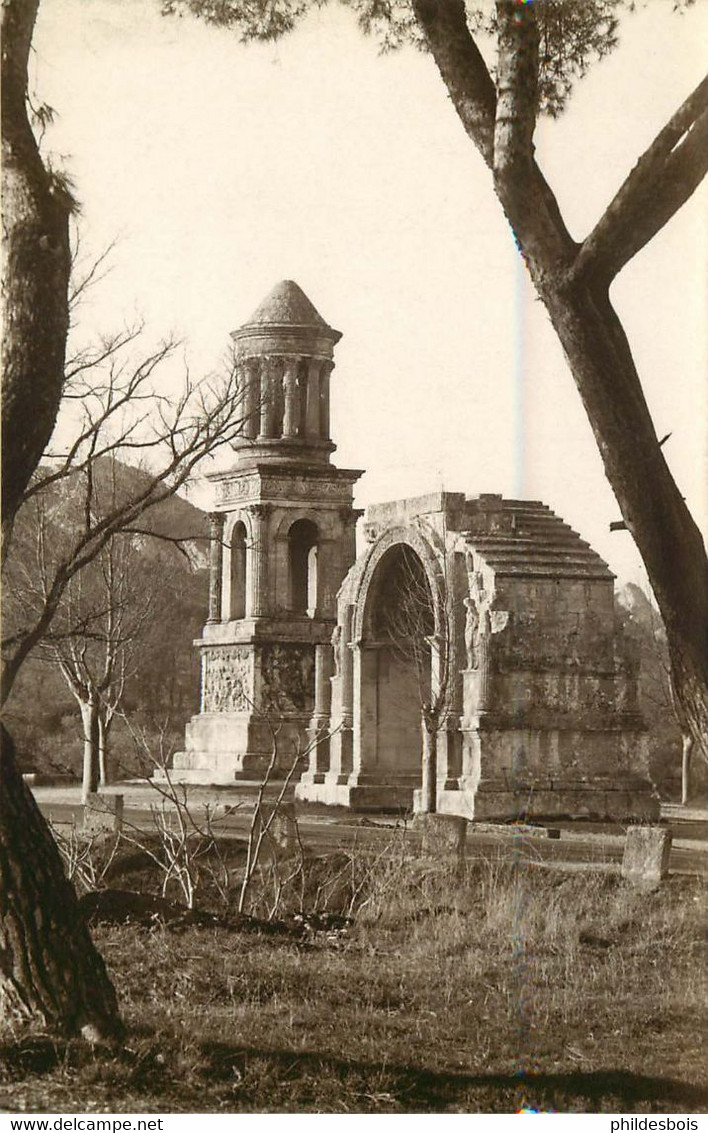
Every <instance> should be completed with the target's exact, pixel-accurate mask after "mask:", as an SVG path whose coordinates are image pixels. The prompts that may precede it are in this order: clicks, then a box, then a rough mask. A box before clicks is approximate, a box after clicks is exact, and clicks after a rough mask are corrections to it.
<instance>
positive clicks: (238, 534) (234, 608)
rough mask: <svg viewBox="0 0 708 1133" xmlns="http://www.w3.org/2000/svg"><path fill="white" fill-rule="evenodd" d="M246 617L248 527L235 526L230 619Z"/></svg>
mask: <svg viewBox="0 0 708 1133" xmlns="http://www.w3.org/2000/svg"><path fill="white" fill-rule="evenodd" d="M245 615H246V527H245V525H244V524H243V523H241V522H239V523H237V524H235V526H234V529H233V532H232V533H231V589H230V603H229V617H230V618H231V619H233V620H235V619H236V618H243V617H245Z"/></svg>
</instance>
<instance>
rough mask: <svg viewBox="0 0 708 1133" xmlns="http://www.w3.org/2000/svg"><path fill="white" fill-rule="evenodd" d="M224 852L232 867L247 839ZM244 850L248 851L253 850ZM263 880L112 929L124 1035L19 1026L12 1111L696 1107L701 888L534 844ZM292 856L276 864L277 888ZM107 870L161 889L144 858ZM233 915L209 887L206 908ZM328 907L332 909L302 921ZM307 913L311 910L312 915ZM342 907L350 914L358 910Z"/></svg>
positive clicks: (396, 856) (370, 859) (317, 867)
mask: <svg viewBox="0 0 708 1133" xmlns="http://www.w3.org/2000/svg"><path fill="white" fill-rule="evenodd" d="M231 853H232V854H236V857H235V858H234V859H233V860H231V861H230V862H227V863H226V864H227V866H229V868H232V869H233V871H234V873H233V876H234V877H236V875H237V873H238V869H239V868H242V866H243V861H242V857H243V845H242V844H241V845H240V847H239V846H237V848H236V850H233V849H232V850H231ZM239 854H240V855H241V857H240V859H239V857H238V855H239ZM304 865H305V868H304V871H298V872H297V873H296V876H295V877H294V878H292V879H291V881H289V882H288V881H287V876H285V882H286V883H285V884H284V885H283V886H282V888H281V892H280V899H279V901H278V908H277V914H278V917H277V919H276V920H275V921H272V922H271V923H270V924H269V923H267V922H265V921H264V920H263V919H260V918H262V917H263V914H264V913H265V912H266V911H267V910H268V908H269V907H270V908H271V909H272V904H273V893H274V890H273V871H272V869H270V868H269V867H267V866H266V867H264V868H263V870H261V871H260V872H259V873H258V874H257V876H255V877H254V882H253V888H252V892H251V894H250V906H251V911H252V912H253V913H255V914H257V916H254V917H253V918H252V919H248V918H240V919H239V918H238V917H236V916H235V915H233V909H232V916H231V920H230V922H228V921H222V922H221V923H220V924H218V925H217V924H215V925H202V926H195V925H184V924H182V925H173V926H171V927H170V926H166V925H165V924H163V923H161V922H160V921H158V920H155V921H154V922H152V923H151V924H149V925H145V924H143V925H140V924H135V923H126V924H105V923H104V924H99V925H97V927H96V929H95V936H96V939H97V942H98V944H99V947H100V948H101V950H102V953H103V955H104V957H105V958H106V961H107V964H108V966H109V968H110V971H111V973H112V976H113V978H114V980H115V984H116V987H117V989H118V992H119V996H120V1000H121V1006H122V1011H123V1016H124V1019H125V1022H126V1024H127V1027H128V1038H127V1040H126V1045H125V1048H124V1049H122V1050H120V1051H100V1050H97V1051H91V1050H90V1049H88V1048H86V1047H85V1046H82V1045H80V1044H72V1043H66V1042H61V1041H57V1040H53V1039H51V1038H50V1037H48V1036H42V1035H37V1034H34V1035H30V1034H27V1035H18V1034H15V1035H12V1036H6V1037H5V1044H4V1046H3V1048H2V1051H1V1052H0V1054H1V1055H2V1061H1V1063H0V1066H1V1068H0V1106H2V1107H3V1108H4V1109H5V1110H10V1111H23V1110H26V1111H33V1112H43V1111H58V1112H81V1111H109V1112H118V1113H120V1112H143V1111H147V1112H181V1111H195V1112H211V1111H218V1112H224V1111H227V1112H269V1113H274V1112H280V1113H288V1112H333V1113H339V1112H342V1113H396V1112H405V1113H420V1112H440V1113H464V1112H510V1111H514V1110H516V1109H519V1108H521V1107H523V1106H527V1107H532V1108H536V1109H544V1110H555V1111H560V1112H585V1111H590V1112H596V1111H602V1112H652V1113H656V1112H673V1113H676V1112H698V1111H703V1110H705V1109H707V1108H708V1091H707V1090H706V1089H705V1088H704V1085H703V1082H704V1080H705V1062H704V1059H703V1055H702V1049H701V1048H702V1041H701V1040H702V1037H703V1036H704V1034H705V1004H706V988H705V953H704V944H705V931H704V913H705V908H706V904H705V897H706V892H705V882H703V881H701V880H699V879H696V878H688V877H684V878H678V877H674V878H671V879H670V880H669V881H668V882H666V883H665V884H664V885H663V886H662V888H661V889H660V890H658V891H656V892H654V893H650V894H641V893H638V892H636V891H635V890H634V889H632V888H631V887H629V886H627V885H626V884H625V883H623V882H622V881H621V879H620V878H619V877H618V876H617V875H616V874H613V873H609V872H598V871H594V872H593V871H583V870H579V871H575V872H572V873H567V872H562V871H558V870H549V869H544V868H541V867H540V866H539V865H538V864H534V863H533V862H531V861H529V860H527V859H526V857H525V856H524V855H523V854H520V855H519V857H518V860H516V861H512V862H508V861H505V862H502V861H501V860H500V859H496V858H495V857H494V856H490V857H489V858H487V859H484V860H475V861H471V862H469V863H467V864H466V865H462V866H460V865H455V864H454V863H445V862H444V861H440V860H432V859H427V860H425V859H421V858H420V857H416V856H414V855H413V854H412V853H411V851H410V848H407V846H406V844H405V843H404V842H403V841H402V840H401V841H399V842H396V841H395V840H394V841H392V844H391V846H390V847H389V850H388V852H387V853H385V854H381V853H380V852H378V853H377V854H376V855H373V854H369V855H367V854H366V853H365V852H363V851H357V850H355V851H353V852H352V853H351V854H344V853H339V854H330V855H327V856H322V857H317V858H311V859H307V860H306V861H305V863H304ZM286 873H287V871H284V870H283V869H282V867H281V871H280V873H279V874H278V877H279V878H280V881H281V882H282V881H283V877H284V875H285V874H286ZM112 874H113V876H112V878H111V882H110V884H111V885H114V886H123V887H124V888H125V887H133V888H135V887H137V888H141V889H143V890H150V889H151V888H152V889H153V890H155V891H158V890H159V886H158V881H159V878H158V877H157V876H156V875H154V874H153V873H152V872H151V869H150V868H149V863H148V862H147V860H141V858H140V855H139V854H136V853H135V851H133V853H132V855H126V856H125V858H123V859H122V860H121V858H120V856H119V857H118V858H117V859H116V862H114V865H113V867H112ZM210 898H211V904H212V908H214V909H215V910H217V908H218V911H219V912H220V913H221V914H222V916H223V914H224V913H225V911H226V910H225V905H224V902H226V903H228V902H229V901H232V902H233V901H234V900H235V892H234V893H231V892H229V893H226V894H223V893H222V896H221V903H220V907H219V906H217V895H216V893H215V891H212V892H211V894H210V892H209V890H208V889H205V890H204V891H203V893H202V894H201V900H200V902H199V903H200V904H201V905H202V907H204V906H205V905H206V906H208V905H209V900H210ZM313 908H316V909H317V910H318V911H319V914H320V916H319V917H316V916H314V915H310V916H308V913H307V911H308V909H310V910H312V909H313ZM303 914H304V916H303ZM345 915H347V916H349V917H350V918H351V919H350V920H345V919H344V916H345Z"/></svg>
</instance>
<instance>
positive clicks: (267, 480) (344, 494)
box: [261, 476, 351, 503]
mask: <svg viewBox="0 0 708 1133" xmlns="http://www.w3.org/2000/svg"><path fill="white" fill-rule="evenodd" d="M261 492H262V494H263V495H264V496H268V497H269V498H271V499H286V500H306V501H313V502H315V503H318V502H320V501H321V500H323V499H332V500H342V501H343V502H344V501H349V500H350V499H351V484H349V483H348V482H347V481H342V482H341V483H340V482H339V481H337V480H307V479H305V478H304V477H300V476H293V477H289V478H288V479H287V480H284V479H283V480H281V479H276V478H275V477H270V476H266V477H264V478H263V480H262V481H261Z"/></svg>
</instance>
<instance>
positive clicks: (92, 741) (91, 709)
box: [80, 696, 100, 803]
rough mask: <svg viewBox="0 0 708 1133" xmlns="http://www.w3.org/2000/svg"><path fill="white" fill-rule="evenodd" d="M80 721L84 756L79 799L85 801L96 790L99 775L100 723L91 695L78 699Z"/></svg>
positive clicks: (96, 704) (97, 710)
mask: <svg viewBox="0 0 708 1133" xmlns="http://www.w3.org/2000/svg"><path fill="white" fill-rule="evenodd" d="M80 708H81V723H82V726H83V731H84V758H83V774H82V782H81V801H82V802H83V803H86V801H87V800H88V797H89V795H95V793H96V791H97V790H98V782H99V775H100V759H99V747H100V725H99V719H98V715H99V708H98V702H97V701H96V699H95V698H94V697H92V696H89V697H88V699H87V700H82V701H80Z"/></svg>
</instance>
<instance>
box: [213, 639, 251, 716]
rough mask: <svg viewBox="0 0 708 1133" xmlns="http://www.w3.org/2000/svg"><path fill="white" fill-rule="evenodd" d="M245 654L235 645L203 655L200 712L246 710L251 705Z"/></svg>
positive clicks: (246, 655) (246, 656)
mask: <svg viewBox="0 0 708 1133" xmlns="http://www.w3.org/2000/svg"><path fill="white" fill-rule="evenodd" d="M248 687H249V666H248V654H247V653H246V651H245V650H244V649H240V648H238V647H237V646H232V647H231V648H223V649H210V650H209V651H208V652H207V653H205V655H204V677H203V684H202V712H246V711H247V710H248V708H249V707H250V702H249V698H248V695H247V690H248Z"/></svg>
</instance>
